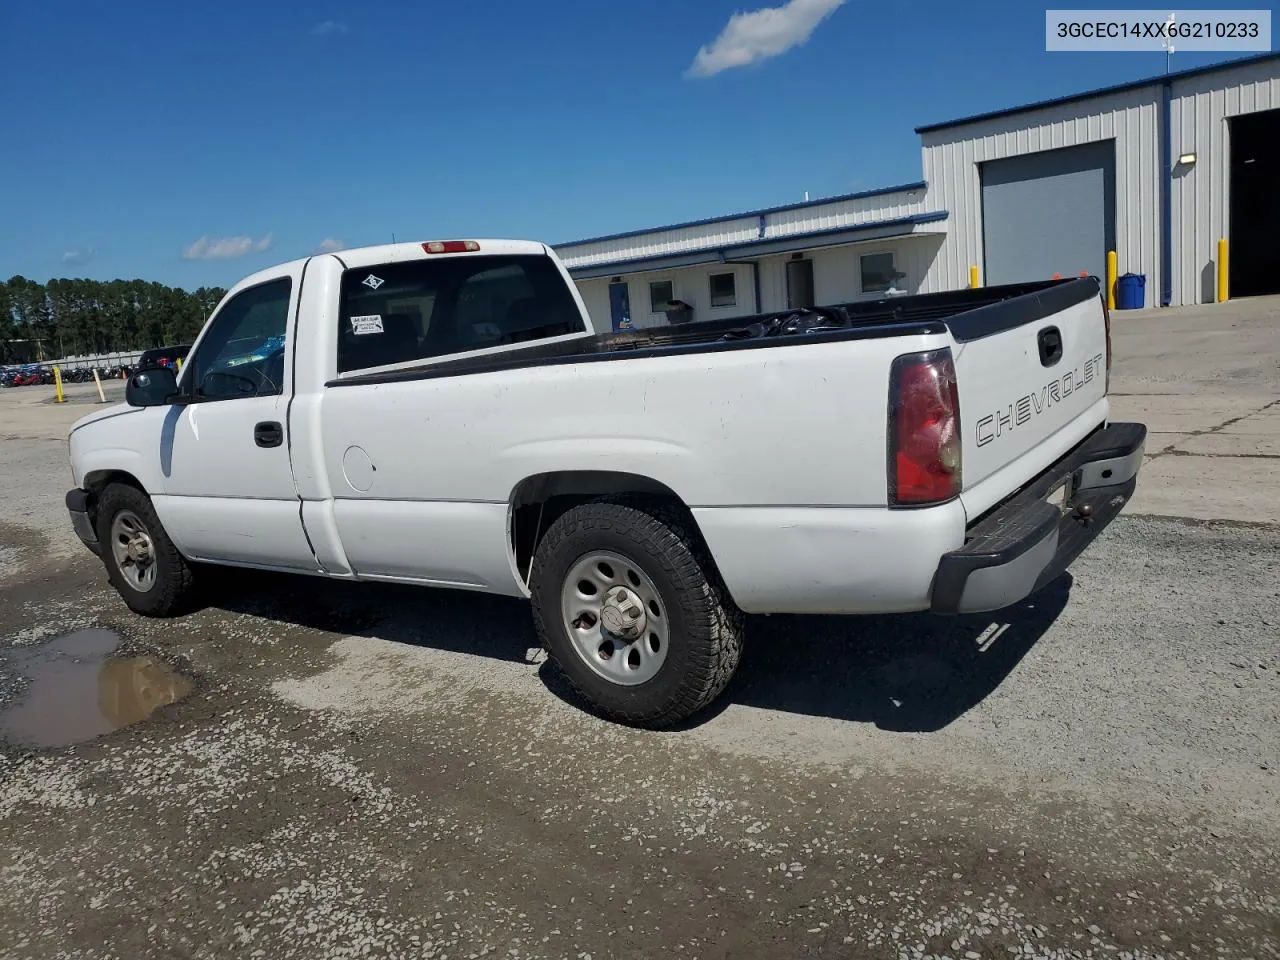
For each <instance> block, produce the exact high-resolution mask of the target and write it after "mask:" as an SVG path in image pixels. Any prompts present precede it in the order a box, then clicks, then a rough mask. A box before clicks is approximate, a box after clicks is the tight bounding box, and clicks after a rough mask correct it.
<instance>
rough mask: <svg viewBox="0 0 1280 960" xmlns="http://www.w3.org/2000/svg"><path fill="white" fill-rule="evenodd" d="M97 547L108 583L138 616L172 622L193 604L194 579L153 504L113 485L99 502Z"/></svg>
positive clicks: (140, 494) (133, 491)
mask: <svg viewBox="0 0 1280 960" xmlns="http://www.w3.org/2000/svg"><path fill="white" fill-rule="evenodd" d="M98 542H99V543H101V544H102V562H103V564H104V565H105V566H106V568H107V578H108V579H109V580H110V581H111V585H112V586H113V587H115V588H116V592H117V593H119V594H120V596H121V598H122V599H123V600H124V602H125V604H126V605H127V606H128V607H129V609H130V610H132V611H133V612H134V613H140V614H142V615H143V616H147V617H168V616H172V615H173V614H175V613H179V612H181V611H182V610H183V609H184V608H185V607H186V606H187V604H188V603H189V602H190V599H191V595H192V592H193V588H194V581H195V577H194V575H193V574H192V571H191V567H190V565H189V564H188V563H187V561H186V560H185V559H183V556H182V554H180V553H179V552H178V548H177V547H175V546H174V545H173V541H172V540H170V539H169V535H168V534H167V533H165V531H164V527H163V526H162V525H161V523H160V518H159V517H158V516H156V511H155V507H153V506H152V505H151V498H150V497H148V496H147V495H146V494H145V493H143V492H142V491H141V490H139V489H138V488H137V487H131V486H129V485H127V484H121V483H113V484H111V485H110V486H108V487H107V488H106V489H105V490H103V491H102V495H101V496H100V497H99V498H98Z"/></svg>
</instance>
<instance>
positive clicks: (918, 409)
mask: <svg viewBox="0 0 1280 960" xmlns="http://www.w3.org/2000/svg"><path fill="white" fill-rule="evenodd" d="M960 459H961V452H960V398H959V395H958V393H957V392H956V367H955V363H954V362H952V359H951V351H950V350H949V349H945V350H936V351H934V352H932V353H913V354H909V355H907V356H905V357H898V359H896V360H895V361H894V362H893V369H892V371H891V372H890V374H889V503H890V504H891V505H892V506H907V507H911V506H921V505H924V504H931V503H941V502H943V501H945V500H951V499H952V498H954V497H956V496H958V495H959V493H960V482H961V481H960Z"/></svg>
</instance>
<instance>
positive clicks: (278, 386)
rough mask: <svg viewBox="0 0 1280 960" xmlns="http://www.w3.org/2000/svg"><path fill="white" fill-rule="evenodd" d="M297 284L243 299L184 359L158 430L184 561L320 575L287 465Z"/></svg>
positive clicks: (265, 287)
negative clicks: (176, 394) (176, 392)
mask: <svg viewBox="0 0 1280 960" xmlns="http://www.w3.org/2000/svg"><path fill="white" fill-rule="evenodd" d="M297 296H298V277H297V276H296V275H293V274H289V275H284V276H280V277H278V278H275V279H271V280H267V281H265V282H263V283H259V284H257V285H255V286H252V287H249V288H247V289H245V290H242V291H240V292H239V293H237V294H236V295H235V296H233V297H232V298H231V299H230V300H228V301H227V302H226V303H225V304H223V306H222V308H221V309H220V310H219V311H218V312H217V314H215V315H214V317H213V319H212V320H211V321H210V323H209V325H208V327H207V329H206V330H205V332H204V334H203V336H201V337H200V340H199V342H198V343H197V344H196V346H195V349H194V350H193V351H192V352H191V355H190V356H189V357H188V358H187V362H186V365H185V366H184V367H183V370H182V379H181V383H180V389H181V399H180V401H179V402H178V403H177V404H175V405H174V406H173V407H171V408H170V409H169V411H168V415H167V416H166V418H165V421H164V426H163V427H162V430H161V451H160V459H161V463H160V466H161V473H162V475H163V477H164V497H163V498H162V500H163V502H160V500H159V499H158V500H157V503H156V508H157V511H158V512H159V513H160V515H161V520H162V521H163V523H164V525H165V528H166V530H168V531H169V532H170V534H171V536H173V537H174V539H175V540H176V541H177V542H178V546H179V548H180V549H181V550H182V551H183V553H184V554H186V555H187V556H189V557H191V558H192V559H195V560H212V561H220V562H225V563H232V564H244V565H248V566H255V567H273V568H281V569H288V570H304V571H311V572H315V571H316V570H317V569H318V564H317V562H316V559H315V555H314V553H312V550H311V547H310V544H309V543H308V541H307V538H306V534H305V533H304V531H303V527H302V515H301V504H300V501H299V499H298V494H297V489H296V488H295V486H294V483H293V472H292V469H291V467H290V464H289V436H288V429H289V425H288V407H289V396H290V394H291V392H292V371H291V370H290V369H289V362H288V360H289V356H290V352H289V349H288V348H289V347H290V345H291V344H292V339H293V338H292V332H291V331H290V330H289V329H288V326H289V318H290V317H291V316H293V315H294V312H295V311H296V298H297Z"/></svg>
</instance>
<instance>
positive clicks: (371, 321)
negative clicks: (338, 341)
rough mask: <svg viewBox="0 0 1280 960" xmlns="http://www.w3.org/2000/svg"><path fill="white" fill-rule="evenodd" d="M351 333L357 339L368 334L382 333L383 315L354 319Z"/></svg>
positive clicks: (352, 319)
mask: <svg viewBox="0 0 1280 960" xmlns="http://www.w3.org/2000/svg"><path fill="white" fill-rule="evenodd" d="M351 332H352V333H354V334H355V335H356V336H357V337H360V336H363V335H364V334H366V333H382V315H381V314H377V313H374V314H370V315H369V316H367V317H352V318H351Z"/></svg>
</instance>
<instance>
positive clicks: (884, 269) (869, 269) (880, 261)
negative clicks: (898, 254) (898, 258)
mask: <svg viewBox="0 0 1280 960" xmlns="http://www.w3.org/2000/svg"><path fill="white" fill-rule="evenodd" d="M902 277H903V274H901V273H899V272H898V270H897V268H896V267H895V266H894V265H893V254H892V253H868V254H866V255H864V256H863V257H862V292H863V293H883V292H884V291H885V290H888V289H889V288H890V287H892V286H893V285H894V281H896V280H900V279H902Z"/></svg>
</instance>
